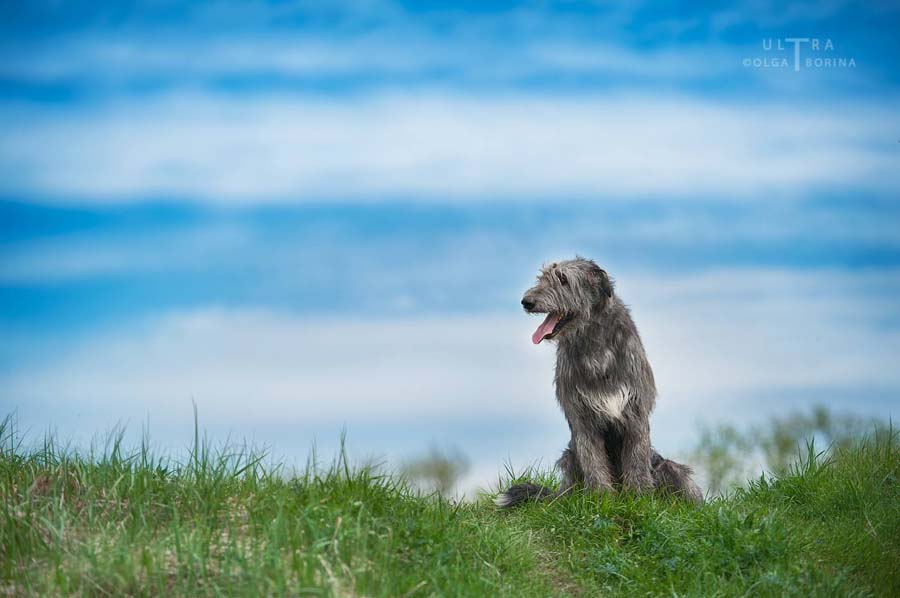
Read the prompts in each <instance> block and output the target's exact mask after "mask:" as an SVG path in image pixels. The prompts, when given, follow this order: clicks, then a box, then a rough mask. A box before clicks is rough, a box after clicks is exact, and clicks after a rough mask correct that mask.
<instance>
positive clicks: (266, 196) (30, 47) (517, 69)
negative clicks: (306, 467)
mask: <svg viewBox="0 0 900 598" xmlns="http://www.w3.org/2000/svg"><path fill="white" fill-rule="evenodd" d="M898 25H900V11H898V7H897V5H896V3H892V2H866V3H858V4H856V3H850V2H842V1H828V0H826V1H818V0H817V1H810V2H791V3H779V2H766V1H761V2H755V1H748V2H735V3H712V4H707V3H689V2H684V3H681V2H663V3H643V2H640V1H638V2H624V3H605V2H559V3H555V2H536V3H512V2H489V1H479V2H452V3H451V2H388V1H380V0H371V1H368V0H361V1H358V2H357V1H352V2H319V1H316V0H307V1H302V2H288V1H285V2H264V1H247V2H215V1H214V2H204V3H194V2H176V1H147V2H134V3H120V2H95V3H91V4H90V5H88V6H85V5H81V4H80V3H79V4H76V3H66V2H51V1H41V0H35V1H31V2H5V3H3V5H2V8H0V32H2V36H0V40H2V41H0V58H2V60H0V411H2V412H3V413H4V414H5V413H14V414H15V417H16V418H17V419H18V421H19V425H20V427H21V428H22V429H23V430H24V431H26V432H28V433H29V434H30V435H31V436H32V437H33V438H37V439H39V438H40V436H41V435H42V434H43V433H44V432H46V431H47V430H55V431H56V433H57V435H58V436H59V437H60V438H62V439H66V440H68V441H70V442H71V443H73V444H74V445H78V444H83V443H87V442H90V440H91V438H92V437H94V436H95V435H96V434H98V433H102V432H103V431H105V430H109V429H110V428H111V427H112V426H114V425H116V424H117V423H118V424H124V425H126V426H127V429H128V434H129V435H130V437H131V438H132V439H136V438H138V437H139V436H140V434H141V430H142V429H143V428H147V429H149V431H150V436H151V438H152V439H153V440H154V442H155V444H156V445H157V446H158V447H160V448H161V449H163V450H167V451H169V450H171V451H179V450H182V449H184V447H186V446H187V445H188V444H189V443H190V441H191V439H192V433H193V405H194V404H196V406H197V409H198V412H199V419H200V425H201V427H203V428H205V429H206V430H207V431H208V433H209V435H210V436H211V437H212V438H215V439H221V440H224V439H226V438H228V437H229V436H230V437H231V438H238V439H244V438H245V439H247V440H249V441H252V442H255V443H258V444H261V445H264V446H267V447H269V450H270V451H271V453H272V454H273V455H276V456H279V457H284V458H285V459H286V460H287V461H288V462H289V463H294V462H296V463H299V464H302V463H304V462H305V460H306V456H307V454H308V452H309V450H310V447H311V446H313V444H315V445H316V447H317V450H318V452H319V454H320V455H321V456H330V455H332V454H333V453H334V452H335V451H336V450H337V449H338V446H339V443H340V437H341V431H342V430H346V434H347V446H348V449H349V451H350V454H351V456H353V457H354V458H355V459H377V460H384V461H387V462H389V463H396V464H405V465H403V467H405V468H406V470H407V471H409V472H412V474H413V475H419V476H425V477H428V476H432V477H433V478H434V480H435V483H434V485H435V487H437V488H438V489H441V490H443V491H448V492H449V491H450V487H453V486H454V485H456V484H457V482H458V488H459V489H460V490H461V491H466V492H472V490H473V489H474V488H477V487H484V486H487V485H490V484H496V480H497V477H498V475H499V474H500V473H501V472H502V471H504V467H505V466H512V467H514V468H517V469H521V468H523V467H527V466H529V465H532V464H536V463H539V464H543V465H544V466H549V465H550V464H552V462H553V461H555V459H556V458H557V456H558V454H559V451H560V449H561V448H562V447H563V446H564V445H565V443H566V441H567V438H568V429H567V426H566V423H565V421H564V418H563V416H562V414H561V413H560V412H559V410H558V408H557V406H556V404H555V400H554V396H553V388H552V368H553V359H554V354H553V351H554V349H553V346H551V345H545V344H542V345H540V346H537V347H535V346H533V345H532V344H531V342H530V335H531V332H532V331H533V329H534V328H535V326H536V325H537V323H538V322H537V320H536V319H534V318H529V317H528V316H526V315H525V314H523V313H522V312H521V309H520V306H519V301H520V298H521V294H522V291H523V290H524V289H526V288H527V287H528V286H530V284H532V281H533V279H534V276H535V275H536V274H537V270H538V268H539V266H540V265H541V264H542V263H543V262H546V261H551V260H555V259H561V258H567V257H572V256H574V255H575V254H576V253H578V254H580V255H583V256H587V257H591V258H593V259H595V260H596V261H598V262H599V263H600V264H601V265H602V266H603V267H604V268H606V269H607V270H608V271H609V272H610V273H611V274H612V275H613V276H614V277H615V278H616V279H617V281H618V282H617V288H618V291H619V293H620V295H621V296H622V297H623V299H624V300H625V301H626V303H628V304H629V305H630V306H631V307H632V311H633V315H634V317H635V320H636V322H637V324H638V327H639V328H640V330H641V333H642V335H643V338H644V341H645V344H646V347H647V350H648V353H649V356H650V359H651V362H652V364H653V366H654V368H655V373H656V377H657V386H658V388H659V392H660V395H659V400H658V407H657V410H656V412H655V414H654V418H653V422H652V430H653V436H654V441H655V444H656V446H657V448H658V449H660V451H662V452H663V453H664V454H673V455H682V456H689V455H691V454H692V453H691V451H693V450H695V448H696V447H697V446H701V447H702V446H707V447H709V446H713V445H715V446H716V447H718V448H717V449H716V450H718V451H719V452H718V453H716V452H715V451H710V450H707V451H706V452H705V453H703V454H704V455H705V457H702V458H701V457H698V460H700V461H702V463H701V464H702V465H704V466H705V467H707V466H708V467H707V482H708V483H709V484H710V485H711V486H712V485H714V484H718V485H719V486H721V485H723V484H725V483H726V480H725V478H726V477H727V475H726V474H722V475H720V476H719V477H718V478H717V477H716V475H718V474H716V473H715V472H716V471H719V470H717V469H716V467H719V469H721V465H722V463H723V462H727V460H728V459H729V458H731V456H733V454H734V451H738V453H741V451H743V452H744V453H745V454H749V452H752V450H751V449H749V448H747V447H748V445H747V443H748V442H751V440H750V438H751V436H752V438H753V439H756V440H755V442H757V441H758V442H757V444H756V445H754V446H756V447H757V449H756V453H755V454H756V455H757V457H759V456H760V455H762V454H763V453H764V452H765V450H766V449H765V447H766V446H769V448H772V447H773V446H775V447H776V449H777V445H778V440H777V438H776V436H777V434H775V433H774V432H773V435H771V438H769V437H766V438H768V440H766V439H765V438H763V436H764V435H762V436H761V435H760V434H759V433H757V432H752V430H756V429H757V428H756V427H758V426H762V425H764V424H765V422H770V421H772V420H773V418H775V421H776V422H781V424H779V425H783V426H787V427H788V428H790V427H791V426H795V428H796V426H799V428H797V429H803V430H813V431H816V433H818V434H820V435H821V434H822V433H823V430H824V431H825V432H826V438H837V437H839V436H840V434H838V433H836V432H835V431H834V429H833V424H834V422H835V421H851V420H852V422H855V423H854V425H857V424H859V422H860V421H868V420H872V419H876V420H878V421H885V420H887V419H888V418H889V417H890V416H891V415H892V414H893V415H896V413H897V405H898V401H897V397H898V396H900V394H898V391H900V367H898V366H897V363H898V357H900V304H898V299H897V298H898V293H900V197H898V191H900V113H898V110H897V107H898V106H900V102H898V99H900V65H898V63H897V57H898V56H900V38H898V36H897V31H898ZM814 406H815V408H814ZM816 409H818V410H816ZM795 413H799V414H806V415H792V414H795ZM836 413H837V414H849V415H847V416H846V418H845V419H841V418H837V419H835V418H834V417H833V415H832V414H836ZM804 417H805V418H806V419H803V418H804ZM842 417H844V416H842ZM792 418H793V419H792ZM798 418H799V419H798ZM847 418H849V419H847ZM798 422H799V423H798ZM721 425H724V426H725V427H724V428H722V427H716V426H721ZM765 425H768V424H765ZM704 426H705V427H704ZM729 426H730V427H729ZM767 429H768V428H767ZM792 429H794V428H792ZM723 430H724V432H723ZM729 430H730V432H729ZM773 430H776V431H777V426H775V428H773ZM723 434H724V436H723ZM729 434H730V436H729ZM829 434H830V436H829ZM723 438H725V440H724V441H722V439H723ZM761 438H762V440H760V439H761ZM723 442H724V444H723ZM765 442H769V445H766V444H765ZM703 443H706V445H704V444H703ZM773 443H774V444H773ZM722 447H724V448H722ZM760 447H762V448H760ZM776 449H772V450H776ZM723 451H724V452H723ZM748 451H749V452H748ZM760 451H762V453H761V452H760ZM776 452H777V450H776ZM693 454H696V453H693ZM423 455H424V456H423ZM730 455H731V456H730ZM704 459H705V460H704ZM716 459H718V461H716ZM723 459H724V461H722V460H723ZM716 463H718V465H717V464H716ZM429 468H430V469H429ZM733 470H734V468H732V469H731V470H729V471H733ZM448 471H449V472H450V473H449V474H448V473H447V472H448ZM416 472H418V473H416ZM423 472H424V473H423ZM435 472H436V473H435ZM710 472H712V473H710ZM432 474H433V475H432ZM729 475H730V474H729ZM448 484H449V487H448Z"/></svg>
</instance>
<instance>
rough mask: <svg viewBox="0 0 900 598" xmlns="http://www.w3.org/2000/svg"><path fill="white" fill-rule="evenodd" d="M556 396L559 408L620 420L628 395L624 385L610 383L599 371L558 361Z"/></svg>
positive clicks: (628, 389)
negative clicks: (560, 406)
mask: <svg viewBox="0 0 900 598" xmlns="http://www.w3.org/2000/svg"><path fill="white" fill-rule="evenodd" d="M556 395H557V399H558V400H559V402H560V403H561V404H562V406H563V408H564V409H565V410H567V411H568V409H566V407H567V406H570V407H575V408H576V410H577V411H582V412H584V411H587V412H589V413H592V414H594V415H596V416H599V417H601V418H603V419H605V420H620V419H622V413H623V412H624V410H625V407H626V406H627V405H628V403H629V401H630V400H631V397H632V391H631V389H630V388H629V387H628V385H627V384H622V383H618V384H612V383H610V380H609V379H608V378H607V377H605V376H603V375H602V374H601V373H600V372H597V371H591V369H590V368H589V369H588V371H585V369H584V368H582V367H574V366H573V364H572V363H571V362H566V361H562V362H558V363H557V368H556Z"/></svg>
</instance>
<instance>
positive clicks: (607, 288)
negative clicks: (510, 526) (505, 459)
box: [495, 257, 703, 507]
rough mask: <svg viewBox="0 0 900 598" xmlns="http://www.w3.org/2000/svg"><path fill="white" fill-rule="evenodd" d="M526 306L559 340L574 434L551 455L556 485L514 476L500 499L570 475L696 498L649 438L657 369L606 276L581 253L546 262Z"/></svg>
mask: <svg viewBox="0 0 900 598" xmlns="http://www.w3.org/2000/svg"><path fill="white" fill-rule="evenodd" d="M522 307H524V308H525V311H527V312H528V313H532V314H547V317H546V318H545V319H544V321H543V322H542V323H541V325H540V326H538V328H537V330H536V331H535V332H534V335H532V337H531V340H532V342H534V344H538V343H540V342H541V341H544V340H554V341H556V342H557V343H558V346H557V349H556V376H555V383H556V399H557V401H559V405H560V407H562V410H563V413H564V414H565V416H566V419H567V420H568V422H569V430H570V431H571V439H570V440H569V446H568V448H566V449H565V450H564V451H563V454H562V457H561V458H560V459H559V461H558V462H557V463H556V465H557V467H558V468H559V470H560V472H561V473H562V485H561V486H560V489H559V491H558V492H554V491H552V490H550V489H549V488H545V487H543V486H539V485H537V484H531V483H526V484H517V485H515V486H512V487H511V488H509V489H508V490H507V491H506V492H503V493H501V494H500V495H499V496H498V497H497V499H496V501H495V502H496V503H497V505H498V506H500V507H510V506H513V505H516V504H519V503H521V502H523V501H525V500H528V499H531V498H550V497H553V496H558V495H560V494H562V493H565V492H567V491H569V490H570V489H571V488H572V487H573V486H574V485H575V484H576V483H583V484H584V486H586V487H587V488H592V489H597V490H601V491H611V490H614V489H615V488H618V487H623V488H631V489H634V490H636V491H638V492H643V491H646V490H650V489H653V488H658V489H661V490H665V491H669V492H672V493H674V494H678V495H680V496H683V497H685V498H687V499H688V500H691V501H694V502H698V503H699V502H702V500H703V498H702V495H701V493H700V489H699V488H698V487H697V485H696V484H694V481H693V480H692V479H691V470H690V468H689V467H687V466H685V465H681V464H679V463H675V462H674V461H670V460H668V459H664V458H662V457H661V456H659V454H657V453H656V452H655V451H654V450H653V448H652V447H651V446H650V412H651V411H653V407H654V405H655V403H656V385H655V383H654V381H653V371H652V370H651V369H650V363H649V362H648V361H647V355H646V354H645V353H644V346H643V344H642V343H641V338H640V336H639V335H638V331H637V327H635V325H634V321H633V320H632V319H631V314H630V313H629V311H628V308H627V307H625V305H624V304H623V303H622V301H621V300H620V299H619V297H618V296H617V295H616V293H615V291H614V288H613V281H612V279H611V278H610V277H609V275H607V273H606V272H605V271H604V270H603V269H601V268H600V267H599V266H597V264H595V263H594V262H592V261H591V260H586V259H583V258H578V257H576V258H575V259H574V260H568V261H564V262H557V263H554V264H550V265H549V266H546V267H545V268H543V270H542V271H541V274H540V276H539V277H538V281H537V285H535V286H534V287H532V288H530V289H528V291H526V292H525V296H524V297H523V298H522Z"/></svg>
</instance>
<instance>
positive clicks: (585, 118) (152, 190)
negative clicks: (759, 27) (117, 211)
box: [0, 94, 900, 202]
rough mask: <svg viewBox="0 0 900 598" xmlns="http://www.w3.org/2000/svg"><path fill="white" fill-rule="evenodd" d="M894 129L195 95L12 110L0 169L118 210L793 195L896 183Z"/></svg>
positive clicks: (722, 117) (418, 100)
mask: <svg viewBox="0 0 900 598" xmlns="http://www.w3.org/2000/svg"><path fill="white" fill-rule="evenodd" d="M896 124H898V120H897V115H896V113H895V112H892V111H887V110H884V109H881V108H879V107H878V106H876V105H867V104H847V105H845V106H844V108H843V109H842V110H841V111H839V112H838V111H835V110H832V109H826V108H821V107H815V106H790V105H780V104H772V105H730V106H729V105H724V104H721V103H710V102H706V101H702V100H697V99H693V98H688V97H669V98H666V99H654V98H650V97H645V96H631V95H622V96H581V97H558V96H542V97H522V96H515V95H513V96H481V97H462V96H458V95H453V94H449V95H440V94H426V95H421V96H409V95H406V96H396V95H378V96H348V97H343V98H340V99H338V98H329V99H324V98H321V97H319V98H313V97H308V96H303V97H300V96H280V97H270V98H253V99H248V98H241V99H225V98H222V97H210V96H202V97H200V96H195V97H192V98H187V97H178V98H169V99H161V100H155V101H154V100H147V101H141V102H134V103H124V104H113V105H104V106H102V107H100V108H94V109H85V110H83V111H79V112H77V113H72V112H69V111H65V112H64V113H62V114H47V113H44V112H42V111H32V110H28V109H22V110H18V111H16V110H10V111H8V112H7V113H6V115H5V118H4V121H3V124H2V128H3V129H4V132H5V134H4V136H3V138H2V141H0V172H2V173H3V185H2V191H3V192H4V193H6V194H16V193H27V194H39V195H49V196H53V197H57V198H61V199H62V198H72V197H77V198H80V199H96V200H109V201H118V200H121V199H123V198H126V199H127V198H135V197H154V196H159V195H163V196H171V197H179V198H180V197H192V198H197V199H202V200H207V201H215V202H258V201H302V200H304V199H341V198H355V199H360V198H380V197H386V196H387V197H397V196H401V197H414V198H422V197H441V198H455V199H466V198H484V197H492V198H520V197H523V196H529V197H533V196H536V195H537V196H553V197H581V196H590V197H610V196H626V197H627V196H646V195H656V196H664V197H668V196H673V195H678V196H703V197H714V198H734V197H752V196H754V195H759V194H780V195H784V196H791V195H795V194H797V193H804V192H809V191H810V190H813V189H825V188H834V187H841V186H843V187H845V188H848V189H854V190H866V189H880V190H885V189H888V190H890V189H896V188H897V185H898V175H897V171H896V168H894V166H895V165H896V161H897V158H898V153H900V150H898V147H897V144H896V143H893V142H892V143H888V142H887V141H886V137H885V135H886V133H885V131H888V130H890V129H891V127H892V126H893V125H896ZM894 128H896V127H894Z"/></svg>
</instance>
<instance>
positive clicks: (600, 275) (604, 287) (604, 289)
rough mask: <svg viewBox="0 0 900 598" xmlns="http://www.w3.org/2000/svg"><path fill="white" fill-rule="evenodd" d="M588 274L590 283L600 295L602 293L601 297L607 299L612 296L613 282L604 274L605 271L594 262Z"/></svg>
mask: <svg viewBox="0 0 900 598" xmlns="http://www.w3.org/2000/svg"><path fill="white" fill-rule="evenodd" d="M588 274H589V276H590V277H591V281H592V282H593V283H594V284H595V285H596V286H597V288H598V289H600V293H602V294H603V296H605V297H606V298H607V299H608V298H610V297H612V296H613V280H612V278H610V276H609V274H607V273H606V270H604V269H603V268H601V267H600V266H598V265H597V264H595V263H594V262H591V263H590V266H589V270H588Z"/></svg>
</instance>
